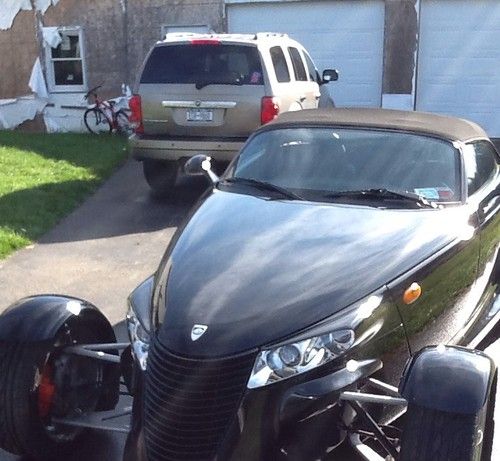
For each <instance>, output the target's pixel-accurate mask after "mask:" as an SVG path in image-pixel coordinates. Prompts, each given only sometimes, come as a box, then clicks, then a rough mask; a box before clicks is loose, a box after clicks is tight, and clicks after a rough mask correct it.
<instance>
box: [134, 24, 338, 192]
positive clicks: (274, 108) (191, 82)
mask: <svg viewBox="0 0 500 461" xmlns="http://www.w3.org/2000/svg"><path fill="white" fill-rule="evenodd" d="M337 78H338V73H337V71H336V70H333V69H331V70H325V71H324V72H323V75H322V76H320V75H319V73H318V71H317V69H316V67H315V65H314V63H313V61H312V59H311V57H310V56H309V54H308V53H307V51H306V50H305V49H304V47H303V46H302V45H300V44H299V43H297V42H296V41H295V40H292V39H291V38H290V37H288V36H287V35H284V34H271V33H258V34H255V35H234V34H210V35H201V34H187V33H184V34H179V33H177V34H167V36H166V38H165V40H163V41H161V42H158V43H156V45H155V46H154V47H153V48H152V49H151V51H150V52H149V54H148V56H147V57H146V59H145V61H144V65H143V68H142V72H141V76H140V79H139V81H138V83H137V85H136V88H135V95H134V96H133V97H132V99H131V101H130V108H131V109H132V116H131V120H132V121H133V123H134V125H135V134H134V135H133V136H132V137H131V138H130V149H131V152H132V155H133V157H134V158H136V159H137V160H141V161H143V168H144V175H145V177H146V180H147V182H148V184H149V185H150V187H151V189H152V190H153V192H154V193H156V194H157V195H168V194H169V193H171V192H172V189H173V187H174V186H175V183H176V179H177V177H178V175H179V171H180V168H181V167H182V165H183V163H184V162H185V161H186V159H188V158H189V157H192V156H193V155H196V154H200V153H204V154H206V155H209V156H210V157H212V159H213V160H214V162H215V164H216V165H217V164H219V165H224V164H227V162H229V161H230V160H231V159H232V158H233V157H234V156H235V155H236V153H237V152H238V151H239V149H240V147H241V146H242V145H243V143H244V142H245V140H246V139H247V137H248V136H249V135H250V134H251V133H252V131H254V130H255V129H256V128H257V127H259V126H260V125H262V124H264V123H266V122H269V121H271V120H273V119H274V118H275V117H277V115H278V114H279V113H280V112H286V111H292V110H300V109H310V108H316V107H318V106H321V107H326V106H333V101H332V100H331V98H330V96H329V95H328V91H327V90H326V89H323V88H322V87H321V86H322V85H323V84H325V83H328V82H329V81H332V80H337Z"/></svg>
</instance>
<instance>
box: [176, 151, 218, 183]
mask: <svg viewBox="0 0 500 461" xmlns="http://www.w3.org/2000/svg"><path fill="white" fill-rule="evenodd" d="M184 172H185V173H186V174H187V175H189V176H200V175H204V176H207V177H208V178H209V179H210V181H212V183H213V184H215V183H216V182H217V181H218V180H219V177H218V176H217V175H216V174H215V173H214V172H213V171H212V159H211V158H210V157H207V156H206V155H203V154H198V155H195V156H193V157H191V158H190V159H189V160H188V161H187V162H186V163H185V164H184Z"/></svg>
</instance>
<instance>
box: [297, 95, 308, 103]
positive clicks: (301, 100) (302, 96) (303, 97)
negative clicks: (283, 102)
mask: <svg viewBox="0 0 500 461" xmlns="http://www.w3.org/2000/svg"><path fill="white" fill-rule="evenodd" d="M306 99H307V96H306V95H304V94H303V95H301V96H300V98H299V100H300V102H304V101H305V100H306Z"/></svg>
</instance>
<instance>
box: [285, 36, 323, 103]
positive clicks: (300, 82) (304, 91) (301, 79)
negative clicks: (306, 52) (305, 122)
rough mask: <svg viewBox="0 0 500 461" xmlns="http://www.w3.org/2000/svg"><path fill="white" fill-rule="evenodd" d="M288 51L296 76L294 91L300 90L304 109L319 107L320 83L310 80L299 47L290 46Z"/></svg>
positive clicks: (300, 100) (299, 95)
mask: <svg viewBox="0 0 500 461" xmlns="http://www.w3.org/2000/svg"><path fill="white" fill-rule="evenodd" d="M288 53H289V54H290V60H291V62H292V67H293V73H294V76H295V83H294V87H295V88H294V91H296V92H298V100H299V102H300V105H301V106H302V109H316V108H317V107H318V99H316V96H317V94H318V93H319V88H318V85H317V83H315V82H312V81H310V80H309V78H308V75H307V71H306V67H305V65H304V62H303V60H302V55H301V53H300V51H299V49H298V48H296V47H294V46H289V47H288Z"/></svg>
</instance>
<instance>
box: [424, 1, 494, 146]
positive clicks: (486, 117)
mask: <svg viewBox="0 0 500 461" xmlns="http://www.w3.org/2000/svg"><path fill="white" fill-rule="evenodd" d="M416 106H417V109H418V110H425V111H431V112H438V113H443V114H449V115H456V116H459V117H464V118H468V119H470V120H473V121H475V122H477V123H479V124H480V125H482V126H483V127H484V128H485V129H486V131H487V132H488V134H489V135H490V136H495V137H500V2H499V1H498V0H474V1H472V0H423V2H422V9H421V16H420V46H419V57H418V77H417V104H416Z"/></svg>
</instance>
